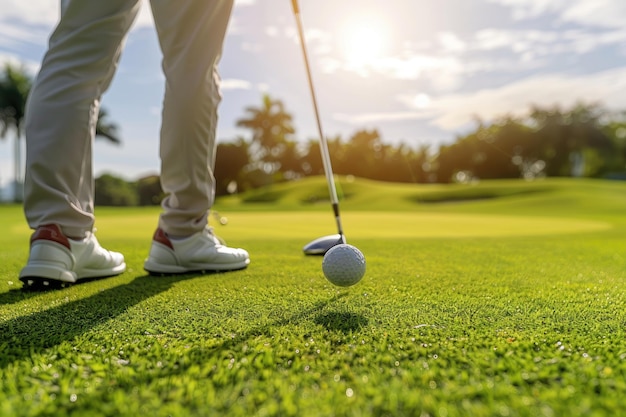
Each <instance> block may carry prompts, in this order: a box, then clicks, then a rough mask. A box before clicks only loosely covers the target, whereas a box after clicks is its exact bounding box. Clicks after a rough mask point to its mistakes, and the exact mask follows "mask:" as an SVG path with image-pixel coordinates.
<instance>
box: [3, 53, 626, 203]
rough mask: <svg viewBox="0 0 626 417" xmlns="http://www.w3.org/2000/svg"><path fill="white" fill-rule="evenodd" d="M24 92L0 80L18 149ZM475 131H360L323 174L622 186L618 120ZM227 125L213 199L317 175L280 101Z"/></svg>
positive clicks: (551, 112)
mask: <svg viewBox="0 0 626 417" xmlns="http://www.w3.org/2000/svg"><path fill="white" fill-rule="evenodd" d="M30 86H31V79H30V78H29V77H28V75H27V74H26V73H25V71H24V70H23V69H21V68H16V67H14V66H10V65H8V66H6V67H5V70H4V72H3V74H2V76H1V77H0V137H2V138H4V137H6V136H7V133H8V132H10V131H13V132H14V133H15V134H14V137H15V138H16V141H18V140H20V138H21V136H22V123H23V116H24V107H25V103H26V97H27V95H28V91H29V90H30ZM475 122H476V127H475V128H474V129H473V130H472V131H470V132H468V133H466V134H463V135H458V136H457V137H456V138H454V140H453V141H452V142H451V143H449V144H445V145H441V146H440V147H439V148H438V149H432V148H431V147H430V146H428V145H422V146H419V147H417V148H415V147H413V146H411V145H410V144H409V143H404V142H401V143H399V144H390V143H388V142H386V141H384V140H383V138H382V137H381V135H380V133H379V132H378V130H377V129H360V130H357V131H355V133H354V134H352V135H351V136H350V137H349V138H342V137H340V136H335V137H329V138H327V140H328V145H329V151H330V155H331V159H332V165H333V171H334V173H335V174H337V175H353V176H356V177H362V178H368V179H373V180H379V181H388V182H408V183H450V182H470V181H475V180H480V179H496V178H524V179H533V178H541V177H552V176H585V177H615V178H622V177H624V178H625V179H626V112H611V111H609V110H607V109H606V108H604V107H602V106H601V105H599V104H595V103H584V102H581V103H578V104H576V105H574V106H572V107H571V108H561V107H559V106H552V107H540V106H534V107H531V108H530V109H529V111H528V112H527V114H526V115H525V116H513V115H503V116H501V117H499V118H497V119H496V120H494V121H490V122H486V121H484V120H481V119H478V118H477V119H476V120H475ZM236 123H237V126H238V127H241V128H242V129H243V130H244V131H246V132H248V133H249V134H248V135H242V136H239V137H237V138H234V139H233V140H231V141H228V142H223V143H219V144H218V145H217V158H216V166H215V172H214V174H215V178H216V181H217V188H216V194H217V195H226V194H232V193H235V192H244V191H246V190H250V189H254V188H259V187H263V186H266V185H269V184H274V183H278V182H283V181H290V180H294V179H298V178H302V177H305V176H312V175H322V174H323V173H324V170H323V164H322V159H321V156H320V148H319V147H320V142H319V138H310V139H308V140H304V141H302V140H298V138H297V136H296V129H295V126H294V124H293V116H292V114H291V113H290V112H289V111H288V110H287V108H286V105H285V103H283V102H282V101H281V100H278V99H275V98H272V97H271V96H270V95H268V94H266V95H263V96H262V99H261V104H260V105H259V106H258V107H257V106H249V107H246V108H245V109H244V115H243V116H242V117H241V118H240V119H239V120H238V121H237V122H236ZM96 132H97V135H98V137H103V138H105V139H108V140H109V141H110V142H111V143H116V144H119V143H121V140H120V138H119V130H118V126H117V125H116V124H115V123H113V122H111V121H110V118H109V116H108V113H107V112H106V111H105V110H101V113H100V118H99V120H98V126H97V129H96ZM18 149H19V147H18V146H16V155H15V159H16V161H19V151H18ZM18 164H19V162H16V166H19V165H18ZM17 172H18V171H17V170H16V178H18V179H19V176H17ZM161 197H162V191H161V189H160V186H159V181H158V177H147V178H143V179H140V180H138V181H135V182H128V181H125V180H123V179H121V178H119V177H116V176H115V175H113V174H106V175H103V176H101V177H99V178H97V179H96V203H98V204H106V205H152V204H158V202H159V201H160V200H161Z"/></svg>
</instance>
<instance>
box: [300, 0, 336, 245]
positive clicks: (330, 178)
mask: <svg viewBox="0 0 626 417" xmlns="http://www.w3.org/2000/svg"><path fill="white" fill-rule="evenodd" d="M291 6H292V7H293V14H294V16H295V18H296V24H297V26H298V36H299V37H300V45H301V46H302V56H303V57H304V66H305V68H306V74H307V79H308V81H309V90H310V91H311V99H312V100H313V110H314V111H315V120H316V122H317V131H318V134H319V137H320V153H321V155H322V164H323V165H324V173H325V174H326V181H327V182H328V191H329V193H330V201H331V203H332V207H333V213H334V214H335V221H336V223H337V234H334V235H328V236H322V237H320V238H317V239H315V240H313V241H311V242H310V243H308V244H306V245H305V246H304V248H303V249H302V250H303V251H304V254H305V255H324V254H325V253H326V252H327V251H328V250H329V249H330V248H332V247H333V246H336V245H339V244H341V243H346V238H345V236H344V234H343V228H342V227H341V217H340V215H339V199H338V198H337V189H336V188H335V179H334V175H333V168H332V165H331V163H330V153H329V151H328V141H327V140H326V136H324V132H323V131H322V122H321V120H320V115H319V110H318V107H317V99H316V97H315V88H313V77H312V76H311V68H310V65H309V58H308V54H307V50H306V42H305V39H304V30H303V29H302V19H301V18H300V7H299V6H298V0H291Z"/></svg>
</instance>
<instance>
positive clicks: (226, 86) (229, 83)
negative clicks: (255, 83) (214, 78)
mask: <svg viewBox="0 0 626 417" xmlns="http://www.w3.org/2000/svg"><path fill="white" fill-rule="evenodd" d="M251 88H252V84H251V83H250V82H249V81H246V80H238V79H234V78H229V79H223V80H222V81H221V83H220V89H221V90H223V91H226V90H249V89H251Z"/></svg>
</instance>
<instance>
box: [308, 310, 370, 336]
mask: <svg viewBox="0 0 626 417" xmlns="http://www.w3.org/2000/svg"><path fill="white" fill-rule="evenodd" d="M313 321H314V322H315V323H316V324H319V325H320V326H324V328H326V330H328V331H340V332H342V333H350V332H354V331H357V330H359V329H361V328H363V327H366V326H367V324H368V320H367V318H366V317H364V316H362V315H361V314H355V313H350V312H346V311H342V312H338V311H331V312H327V313H324V314H318V315H317V316H315V318H314V320H313Z"/></svg>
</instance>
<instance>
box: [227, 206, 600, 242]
mask: <svg viewBox="0 0 626 417" xmlns="http://www.w3.org/2000/svg"><path fill="white" fill-rule="evenodd" d="M228 219H229V223H228V225H227V226H225V227H220V226H215V228H216V230H217V231H218V232H223V233H227V234H228V236H229V237H230V238H231V239H232V238H236V239H242V240H249V239H251V240H254V239H263V240H265V239H295V238H300V239H303V242H305V241H306V239H307V238H314V237H316V234H315V233H316V232H317V234H318V235H319V234H320V233H322V234H331V233H336V226H335V224H334V220H333V219H334V217H333V214H332V212H330V211H329V212H328V213H320V212H314V213H302V212H298V213H289V212H286V213H233V214H232V215H229V216H228ZM342 220H343V225H344V229H345V231H346V234H347V235H348V236H349V237H350V238H354V239H377V238H378V239H411V238H414V239H421V238H437V237H447V238H454V237H488V236H503V237H505V236H510V237H513V236H541V235H554V234H568V233H584V232H593V231H600V230H607V229H610V228H612V226H611V224H610V223H607V222H602V221H593V220H585V219H562V218H558V217H538V216H500V215H494V214H490V215H480V214H452V213H447V214H439V213H430V212H420V213H407V212H401V213H399V212H394V211H376V212H369V211H366V212H362V211H359V212H346V213H345V214H343V215H342ZM312 228H314V229H315V230H316V232H313V234H311V230H312Z"/></svg>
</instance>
